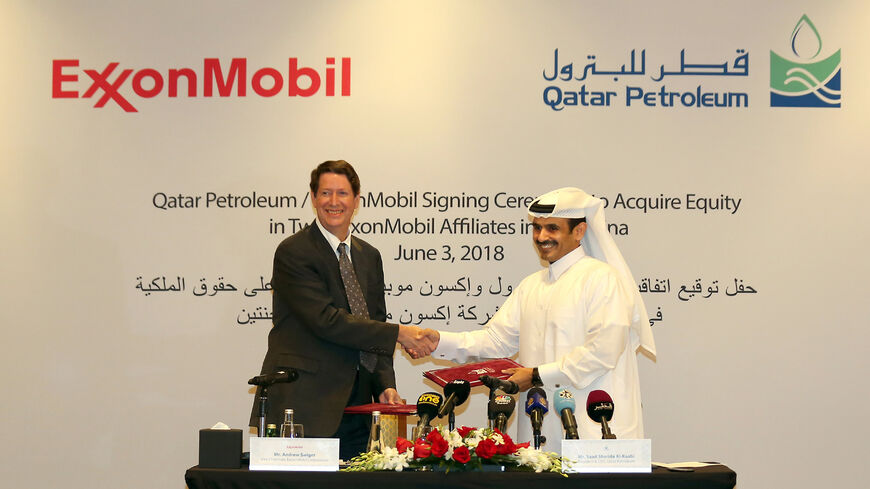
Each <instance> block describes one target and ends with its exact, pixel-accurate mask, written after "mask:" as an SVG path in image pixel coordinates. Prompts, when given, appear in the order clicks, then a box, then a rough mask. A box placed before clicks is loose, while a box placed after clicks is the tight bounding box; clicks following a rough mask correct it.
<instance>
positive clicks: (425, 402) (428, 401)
mask: <svg viewBox="0 0 870 489" xmlns="http://www.w3.org/2000/svg"><path fill="white" fill-rule="evenodd" d="M443 403H444V398H443V397H441V394H439V393H437V392H424V393H422V394H420V397H418V398H417V416H418V417H419V418H420V421H418V422H417V427H423V426H426V425H428V424H429V421H431V420H432V419H433V418H434V417H435V416H438V408H440V407H441V404H443Z"/></svg>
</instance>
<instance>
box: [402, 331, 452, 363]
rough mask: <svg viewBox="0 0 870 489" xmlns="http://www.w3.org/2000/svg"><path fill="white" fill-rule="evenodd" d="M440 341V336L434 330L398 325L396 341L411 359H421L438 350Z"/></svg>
mask: <svg viewBox="0 0 870 489" xmlns="http://www.w3.org/2000/svg"><path fill="white" fill-rule="evenodd" d="M440 339H441V334H440V333H438V331H435V330H434V329H422V328H419V327H417V326H403V325H400V326H399V338H398V340H397V341H398V342H399V344H400V345H402V348H404V349H405V351H407V352H408V354H409V355H411V358H423V357H425V356H427V355H430V354H431V353H432V352H433V351H435V348H438V342H439V341H440Z"/></svg>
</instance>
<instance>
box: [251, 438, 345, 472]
mask: <svg viewBox="0 0 870 489" xmlns="http://www.w3.org/2000/svg"><path fill="white" fill-rule="evenodd" d="M250 469H251V470H298V471H315V472H336V471H338V438H261V437H258V436H252V437H251V463H250Z"/></svg>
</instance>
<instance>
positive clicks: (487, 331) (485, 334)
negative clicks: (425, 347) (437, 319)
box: [432, 290, 520, 363]
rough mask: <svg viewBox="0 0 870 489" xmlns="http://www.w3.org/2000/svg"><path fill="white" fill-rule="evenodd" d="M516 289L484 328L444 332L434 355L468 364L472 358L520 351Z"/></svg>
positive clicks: (518, 309) (496, 356) (499, 355)
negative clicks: (461, 331)
mask: <svg viewBox="0 0 870 489" xmlns="http://www.w3.org/2000/svg"><path fill="white" fill-rule="evenodd" d="M517 295H518V292H517V291H516V290H515V291H514V293H512V294H511V295H510V296H509V297H508V298H507V300H506V301H504V304H502V306H501V307H500V308H499V310H498V311H496V313H495V315H494V316H493V317H492V318H491V319H490V320H489V321H487V323H486V326H484V327H483V329H479V330H477V331H467V332H463V333H452V332H449V331H441V332H440V333H441V339H440V341H439V342H438V347H437V348H436V349H435V351H434V352H432V356H433V357H435V358H444V359H447V360H453V361H454V362H458V363H466V362H467V361H468V360H469V358H503V357H509V356H511V355H513V354H515V353H516V352H517V350H518V349H519V345H520V305H519V302H520V301H519V299H518V298H517Z"/></svg>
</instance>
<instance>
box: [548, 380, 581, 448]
mask: <svg viewBox="0 0 870 489" xmlns="http://www.w3.org/2000/svg"><path fill="white" fill-rule="evenodd" d="M576 407H577V403H576V402H575V401H574V394H572V393H571V391H569V390H568V389H562V390H560V391H559V392H557V393H556V399H555V400H554V401H553V409H555V410H556V412H557V413H559V414H560V415H561V416H562V426H563V427H564V428H565V439H566V440H579V439H580V435H579V434H578V433H577V418H575V417H574V409H575V408H576Z"/></svg>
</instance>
